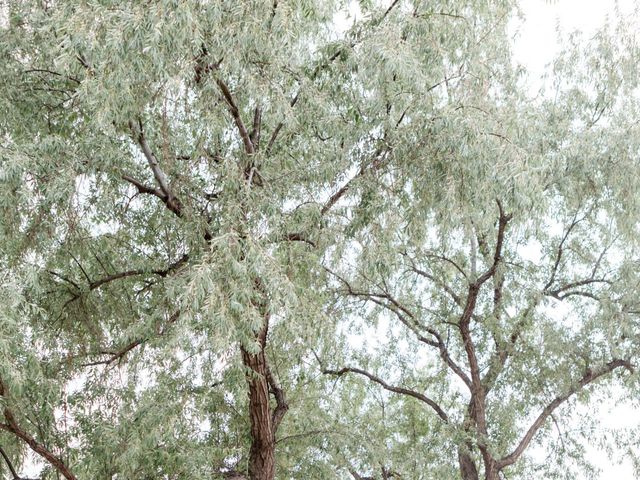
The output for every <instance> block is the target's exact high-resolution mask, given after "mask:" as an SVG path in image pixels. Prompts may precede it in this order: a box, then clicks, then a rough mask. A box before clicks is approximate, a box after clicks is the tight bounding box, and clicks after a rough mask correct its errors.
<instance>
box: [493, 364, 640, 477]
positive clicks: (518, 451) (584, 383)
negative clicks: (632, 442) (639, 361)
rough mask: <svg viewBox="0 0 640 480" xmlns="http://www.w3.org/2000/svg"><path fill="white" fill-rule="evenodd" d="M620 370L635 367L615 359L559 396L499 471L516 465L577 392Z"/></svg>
mask: <svg viewBox="0 0 640 480" xmlns="http://www.w3.org/2000/svg"><path fill="white" fill-rule="evenodd" d="M618 368H625V369H627V370H629V371H630V372H633V371H634V366H633V365H632V364H631V362H629V361H628V360H622V359H615V360H612V361H610V362H609V363H607V364H605V365H602V366H601V367H599V368H597V369H595V370H593V369H587V370H586V371H585V372H584V374H583V376H582V378H580V380H578V382H577V383H576V384H574V385H573V386H572V387H571V388H570V389H569V391H567V392H566V393H565V394H563V395H559V396H557V397H556V398H555V399H554V400H553V401H552V402H551V403H549V404H548V405H547V406H546V407H545V408H544V409H543V410H542V412H541V413H540V414H539V415H538V417H537V418H536V419H535V421H534V422H533V424H532V425H531V426H530V427H529V429H528V430H527V432H526V433H525V435H524V437H522V439H521V440H520V443H518V445H517V446H516V448H515V449H514V450H513V452H511V453H510V454H509V455H507V456H505V457H503V458H501V459H500V460H498V462H497V466H498V468H499V469H502V468H504V467H507V466H509V465H512V464H513V463H515V462H516V461H517V460H518V458H520V456H521V455H522V454H523V453H524V451H525V450H526V448H527V447H528V446H529V444H530V443H531V441H532V440H533V438H534V437H535V435H536V433H538V431H539V430H540V428H541V427H542V426H543V425H544V423H545V421H546V420H547V418H549V416H550V415H551V414H552V413H553V412H554V411H555V410H556V409H557V408H558V407H559V406H560V405H562V404H563V403H565V402H566V401H567V400H569V398H571V397H572V396H573V395H575V394H576V393H577V392H579V391H580V390H582V389H583V388H584V387H586V386H587V385H589V384H590V383H593V382H594V381H596V380H598V379H599V378H601V377H603V376H605V375H608V374H609V373H611V372H613V371H614V370H616V369H618Z"/></svg>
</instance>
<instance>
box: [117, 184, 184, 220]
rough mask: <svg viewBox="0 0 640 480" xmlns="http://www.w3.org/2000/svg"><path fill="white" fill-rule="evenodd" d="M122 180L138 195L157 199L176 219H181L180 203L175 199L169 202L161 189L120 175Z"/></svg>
mask: <svg viewBox="0 0 640 480" xmlns="http://www.w3.org/2000/svg"><path fill="white" fill-rule="evenodd" d="M122 179H123V180H125V181H126V182H129V183H130V184H132V185H134V186H135V187H136V188H137V189H138V193H146V194H149V195H154V196H156V197H158V198H159V199H160V200H161V201H162V203H164V204H165V205H166V207H167V208H168V209H169V210H171V211H172V212H173V213H174V214H175V215H176V216H177V217H182V215H183V213H182V205H181V204H180V202H178V201H177V200H176V199H173V200H174V201H172V202H170V201H169V197H168V196H167V195H166V194H165V193H164V192H163V191H162V190H161V189H159V188H153V187H149V186H147V185H144V184H143V183H142V182H139V181H138V180H136V179H135V178H133V177H130V176H129V175H122Z"/></svg>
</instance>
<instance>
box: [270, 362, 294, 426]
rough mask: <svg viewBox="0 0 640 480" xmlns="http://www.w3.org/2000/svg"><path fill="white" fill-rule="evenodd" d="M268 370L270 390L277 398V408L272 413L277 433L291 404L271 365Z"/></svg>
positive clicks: (272, 422) (272, 421)
mask: <svg viewBox="0 0 640 480" xmlns="http://www.w3.org/2000/svg"><path fill="white" fill-rule="evenodd" d="M266 371H267V374H266V377H267V383H268V384H269V391H270V392H271V394H272V395H273V396H274V397H275V399H276V408H275V409H274V410H273V413H272V415H271V424H272V425H273V433H274V435H275V433H276V432H277V431H278V427H279V426H280V422H282V419H283V418H284V416H285V414H286V413H287V410H289V404H288V403H287V399H286V397H285V395H284V390H283V389H282V387H281V386H280V384H279V383H278V382H277V381H276V379H275V378H274V376H273V374H272V373H271V370H270V369H269V367H267V370H266Z"/></svg>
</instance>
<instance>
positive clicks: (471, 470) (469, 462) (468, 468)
mask: <svg viewBox="0 0 640 480" xmlns="http://www.w3.org/2000/svg"><path fill="white" fill-rule="evenodd" d="M458 464H459V465H460V476H461V477H462V480H479V478H480V477H478V469H477V468H476V464H475V462H474V461H473V458H471V456H470V455H469V454H468V453H466V452H465V451H464V450H463V449H459V450H458Z"/></svg>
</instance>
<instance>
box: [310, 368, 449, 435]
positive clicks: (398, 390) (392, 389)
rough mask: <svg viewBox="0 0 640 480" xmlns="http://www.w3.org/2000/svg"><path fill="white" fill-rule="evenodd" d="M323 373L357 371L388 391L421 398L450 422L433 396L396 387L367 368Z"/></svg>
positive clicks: (343, 369) (443, 418) (337, 374)
mask: <svg viewBox="0 0 640 480" xmlns="http://www.w3.org/2000/svg"><path fill="white" fill-rule="evenodd" d="M322 373H324V374H326V375H335V376H338V377H341V376H342V375H344V374H345V373H357V374H359V375H363V376H365V377H367V378H368V379H369V380H371V381H372V382H374V383H377V384H378V385H380V386H381V387H382V388H384V389H385V390H388V391H390V392H393V393H399V394H401V395H407V396H409V397H413V398H415V399H417V400H420V401H421V402H423V403H426V404H427V405H429V407H431V409H433V411H434V412H436V414H437V415H438V417H440V418H441V419H442V420H443V421H444V422H445V423H449V417H448V415H447V414H446V413H445V411H444V410H443V409H442V408H441V407H440V405H438V404H437V403H436V402H435V401H434V400H432V399H431V398H429V397H427V396H426V395H423V394H422V393H420V392H416V391H415V390H410V389H408V388H404V387H396V386H393V385H389V384H388V383H387V382H385V381H384V380H382V379H381V378H380V377H377V376H375V375H373V374H371V373H369V372H367V371H365V370H362V369H360V368H351V367H345V368H342V369H340V370H328V369H323V370H322Z"/></svg>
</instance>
